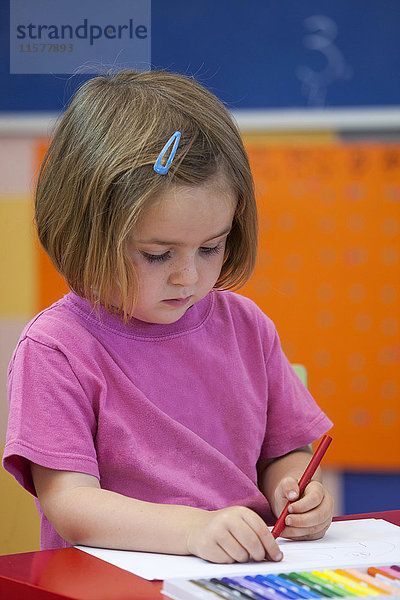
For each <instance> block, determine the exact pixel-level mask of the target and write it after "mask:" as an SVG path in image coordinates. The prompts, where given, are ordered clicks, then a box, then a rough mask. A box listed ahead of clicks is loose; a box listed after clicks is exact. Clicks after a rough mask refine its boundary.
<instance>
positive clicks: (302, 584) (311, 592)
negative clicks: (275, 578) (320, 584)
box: [279, 573, 322, 598]
mask: <svg viewBox="0 0 400 600" xmlns="http://www.w3.org/2000/svg"><path fill="white" fill-rule="evenodd" d="M292 575H293V574H292ZM279 577H282V578H283V579H288V580H289V581H292V582H293V583H295V584H296V585H298V586H299V587H301V588H302V589H303V590H304V591H305V592H307V593H308V594H309V596H308V597H309V598H321V596H322V594H321V593H318V592H317V591H316V590H313V589H312V588H311V586H310V585H309V584H308V583H305V582H304V581H303V580H302V579H300V578H298V577H293V576H292V577H291V576H290V575H288V574H287V573H279Z"/></svg>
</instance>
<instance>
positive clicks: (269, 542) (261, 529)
mask: <svg viewBox="0 0 400 600" xmlns="http://www.w3.org/2000/svg"><path fill="white" fill-rule="evenodd" d="M244 519H245V521H246V523H247V524H248V525H249V527H251V529H252V530H253V531H254V532H255V534H256V536H257V538H258V540H259V542H260V544H261V546H262V549H263V550H262V551H263V552H264V558H268V559H269V560H275V561H279V560H282V558H283V554H282V552H281V550H280V548H279V546H278V544H277V542H276V540H275V538H274V537H273V536H272V534H271V532H270V530H269V529H268V527H267V526H266V524H265V523H264V521H263V520H262V519H261V517H260V516H259V515H257V514H256V513H253V512H249V513H246V515H245V517H244ZM252 556H253V558H254V559H255V560H257V559H256V557H255V556H254V555H252ZM260 560H263V559H260Z"/></svg>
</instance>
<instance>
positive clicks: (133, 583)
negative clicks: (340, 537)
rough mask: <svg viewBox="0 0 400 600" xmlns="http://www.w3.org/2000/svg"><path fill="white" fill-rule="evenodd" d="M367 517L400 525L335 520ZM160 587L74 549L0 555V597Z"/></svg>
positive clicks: (98, 596) (122, 595)
mask: <svg viewBox="0 0 400 600" xmlns="http://www.w3.org/2000/svg"><path fill="white" fill-rule="evenodd" d="M367 518H380V519H385V520H386V521H390V522H391V523H394V524H395V525H399V526H400V510H393V511H387V512H381V513H366V514H362V515H348V516H346V517H338V518H336V519H335V520H346V519H367ZM161 586H162V583H161V582H159V581H157V582H150V581H146V580H145V579H141V578H140V577H137V576H136V575H132V574H131V573H128V572H127V571H123V570H122V569H119V568H118V567H115V566H113V565H110V564H108V563H106V562H104V561H102V560H99V559H98V558H95V557H93V556H91V555H89V554H86V553H85V552H81V551H80V550H77V549H76V548H64V549H62V550H42V551H41V552H26V553H23V554H11V555H8V556H0V598H1V599H2V600H56V599H57V600H60V599H62V598H64V599H65V598H68V599H70V600H71V599H72V600H160V599H161Z"/></svg>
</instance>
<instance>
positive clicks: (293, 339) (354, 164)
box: [0, 0, 400, 554]
mask: <svg viewBox="0 0 400 600" xmlns="http://www.w3.org/2000/svg"><path fill="white" fill-rule="evenodd" d="M24 4H25V3H24V0H19V1H16V2H11V5H10V6H11V13H12V11H13V10H14V12H15V10H16V6H17V7H18V8H19V7H20V6H22V7H23V5H24ZM142 4H143V2H142ZM52 5H53V9H54V7H56V8H57V6H58V5H60V7H61V3H58V2H53V3H52ZM133 5H135V2H133V1H132V0H113V2H109V1H107V2H104V3H101V5H100V3H96V6H97V8H96V11H94V9H93V2H92V0H86V2H85V0H80V2H77V1H76V0H73V1H71V2H69V3H68V10H69V11H71V14H72V12H73V11H75V13H76V11H79V10H80V11H81V16H82V19H83V18H87V19H89V20H90V19H91V20H92V21H93V22H95V21H96V19H99V18H100V16H99V15H101V11H104V12H105V13H106V12H107V10H108V11H109V12H110V10H111V14H112V19H113V20H112V21H111V22H112V23H116V22H121V23H122V22H126V15H127V14H128V13H129V10H131V8H132V6H133ZM147 5H148V7H150V2H147ZM10 6H8V5H7V3H6V2H1V4H0V44H1V53H0V55H1V58H0V89H1V94H0V157H1V160H0V269H1V271H0V290H1V294H0V449H1V450H2V449H3V447H4V441H5V432H6V422H7V410H8V409H7V397H6V375H7V366H8V363H9V360H10V358H11V354H12V351H13V349H14V347H15V345H16V343H17V340H18V338H19V335H20V333H21V331H22V329H23V327H24V325H25V324H26V323H27V321H28V320H30V319H31V318H32V317H33V316H34V315H35V314H36V313H37V312H38V311H40V310H41V309H43V308H45V307H46V306H48V305H49V304H50V303H52V302H53V301H55V300H56V299H58V298H59V297H60V296H61V295H62V294H64V293H66V292H67V288H66V286H65V284H64V282H63V281H62V279H61V278H60V277H59V275H58V274H57V273H56V272H55V271H54V269H53V267H52V265H51V264H50V262H49V260H48V259H47V257H46V256H45V255H44V253H43V252H42V251H41V249H40V247H39V245H38V243H37V240H36V236H35V232H34V227H33V222H32V219H33V203H32V190H33V186H34V182H35V178H36V176H37V172H38V168H39V165H40V162H41V160H42V157H43V154H44V152H45V149H46V147H47V144H48V140H49V136H50V134H51V131H52V127H53V126H54V123H55V121H56V119H57V117H58V116H59V114H60V113H61V112H62V111H63V109H64V108H65V106H66V104H67V103H68V99H69V98H70V97H71V95H72V94H73V92H74V90H75V89H76V88H77V87H78V86H79V85H80V84H81V83H82V82H83V81H84V80H85V79H87V78H88V77H90V76H91V75H89V74H87V73H85V74H83V75H82V74H81V75H74V76H72V75H71V74H70V73H61V74H59V73H57V71H56V70H54V66H53V67H51V68H52V69H53V70H52V71H49V70H48V71H47V72H40V73H37V72H35V70H40V68H37V66H36V67H35V64H36V65H39V63H40V61H39V60H37V61H36V63H34V62H33V63H32V60H33V58H35V60H36V58H40V57H38V56H36V57H34V56H33V42H34V40H32V39H31V40H27V39H26V37H25V38H21V40H20V42H19V43H18V46H15V47H13V46H12V44H11V45H10V39H11V38H10V27H9V23H10ZM38 8H42V9H45V8H46V2H44V0H42V1H40V0H38V2H37V6H36V5H35V8H34V10H33V9H32V8H31V11H32V16H31V21H30V22H31V23H36V22H37V19H36V21H35V15H34V13H35V11H36V10H37V9H38ZM85 10H86V12H85ZM60 11H61V12H60V14H61V13H62V15H63V18H64V17H65V14H66V13H65V11H66V8H65V6H64V7H63V8H62V9H61V8H60ZM67 14H68V13H67ZM11 16H12V15H11ZM14 17H15V14H14ZM21 18H22V17H21ZM82 19H81V20H82ZM118 20H119V21H118ZM24 22H25V23H28V21H26V20H25V21H24ZM42 22H45V21H44V20H43V19H42ZM110 27H111V26H110ZM31 31H33V30H32V29H31ZM110 31H112V30H111V29H110ZM34 33H35V35H37V30H35V31H34ZM147 40H148V42H149V48H150V51H151V52H150V51H149V55H148V56H147V57H145V58H143V59H142V60H141V62H140V64H139V65H138V64H136V63H135V60H134V56H132V55H131V53H132V50H131V47H130V43H131V42H130V41H129V40H126V42H124V43H125V46H124V47H123V48H118V49H117V50H115V49H114V50H110V54H106V55H103V54H102V52H103V50H102V51H101V52H99V55H98V56H97V55H96V60H98V61H99V62H106V63H107V64H113V65H114V66H115V67H117V68H118V67H124V68H125V67H132V66H137V67H139V68H143V69H146V68H149V67H151V68H153V69H154V68H165V69H168V70H172V71H177V72H180V73H184V74H188V75H194V76H195V77H196V78H197V79H198V80H199V81H200V82H201V83H203V84H204V85H205V86H206V87H208V88H209V89H210V90H211V91H212V92H214V93H215V94H216V95H217V96H218V97H219V98H220V99H221V100H223V101H224V102H225V103H226V104H227V106H228V108H229V109H230V110H231V111H232V113H233V115H234V117H235V119H236V120H237V123H238V125H239V127H240V129H241V132H242V135H243V139H244V142H245V146H246V148H247V151H248V153H249V157H250V162H251V165H252V169H253V173H254V179H255V185H256V195H257V202H258V206H259V213H260V246H259V257H258V263H257V267H256V271H255V274H254V276H253V278H252V280H251V281H250V282H249V283H248V284H247V285H246V286H245V287H244V288H242V289H241V291H240V292H241V293H243V294H244V295H247V296H249V297H251V298H252V299H254V300H255V301H256V302H257V303H258V304H259V306H260V307H261V308H262V309H263V310H264V312H265V313H266V314H267V315H268V316H270V317H271V318H272V319H273V320H274V321H275V324H276V326H277V329H278V331H279V333H280V337H281V341H282V345H283V347H284V350H285V352H286V354H287V356H288V358H289V360H290V361H291V362H292V363H299V364H302V365H304V366H305V368H306V370H307V374H308V386H309V388H310V390H311V392H312V394H313V395H314V397H315V398H316V400H317V401H318V403H319V404H320V406H321V407H322V408H323V410H324V411H325V412H326V413H327V414H328V415H329V417H330V418H331V419H332V421H333V422H334V424H335V426H334V429H333V432H332V435H333V438H334V443H333V444H332V445H331V447H330V449H329V452H328V453H327V455H326V457H325V459H324V477H325V482H326V485H327V487H328V488H329V489H330V490H331V492H332V493H333V494H334V496H335V499H336V509H335V514H337V515H340V514H353V513H361V512H370V511H382V510H390V509H395V508H399V500H400V476H399V475H400V402H399V398H400V368H399V366H400V338H399V322H400V295H399V294H400V259H399V253H400V237H399V224H400V42H399V40H400V4H399V2H398V0H352V1H351V2H349V1H348V0H318V1H313V0H303V1H302V2H297V1H296V0H280V2H274V1H272V0H249V1H248V2H243V1H241V0H218V2H215V1H212V0H203V1H202V2H201V3H197V2H187V1H184V0H170V1H169V2H168V3H166V2H164V1H162V0H152V2H151V27H150V21H149V27H148V38H147ZM40 41H42V40H40ZM30 43H31V44H32V47H30V46H28V44H30ZM92 46H93V48H91V52H92V54H93V51H96V45H95V44H92ZM110 48H111V45H110ZM17 50H18V52H21V53H27V54H29V57H27V58H29V59H30V60H31V62H30V63H29V66H28V67H27V68H26V72H22V71H23V70H24V67H23V66H22V67H21V63H19V66H18V65H17V66H16V63H15V61H14V63H13V60H14V59H15V56H14V58H13V56H11V55H12V53H13V52H17ZM59 50H60V48H59ZM113 52H114V54H113ZM92 54H91V55H90V57H91V60H92ZM88 56H89V55H88ZM19 58H21V56H19ZM10 59H12V60H11V62H10ZM10 64H11V71H12V70H13V69H14V72H11V73H10ZM32 65H33V66H32ZM18 69H19V71H18ZM92 70H93V69H92ZM50 72H52V73H53V74H50ZM81 72H82V70H81ZM54 73H55V74H54ZM244 401H245V399H244ZM0 488H1V491H2V493H1V495H0V524H1V526H0V531H1V534H0V554H7V553H13V552H22V551H29V550H35V549H38V546H39V542H38V539H39V538H38V518H37V516H36V513H35V508H34V502H33V499H32V498H31V497H29V495H28V494H27V493H26V492H24V491H23V490H22V489H19V487H18V486H17V484H16V483H15V482H14V481H13V479H12V478H11V477H10V476H9V475H8V474H6V473H5V472H4V470H3V469H2V468H0Z"/></svg>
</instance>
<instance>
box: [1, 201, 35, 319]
mask: <svg viewBox="0 0 400 600" xmlns="http://www.w3.org/2000/svg"><path fill="white" fill-rule="evenodd" d="M32 220H33V206H32V200H31V197H30V196H29V194H27V195H11V194H10V195H1V196H0V289H1V294H0V314H1V315H2V316H12V317H19V316H28V317H29V316H33V313H34V309H35V297H36V292H35V289H36V280H37V274H36V261H35V256H34V249H33V239H34V236H33V231H34V228H33V223H32Z"/></svg>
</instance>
